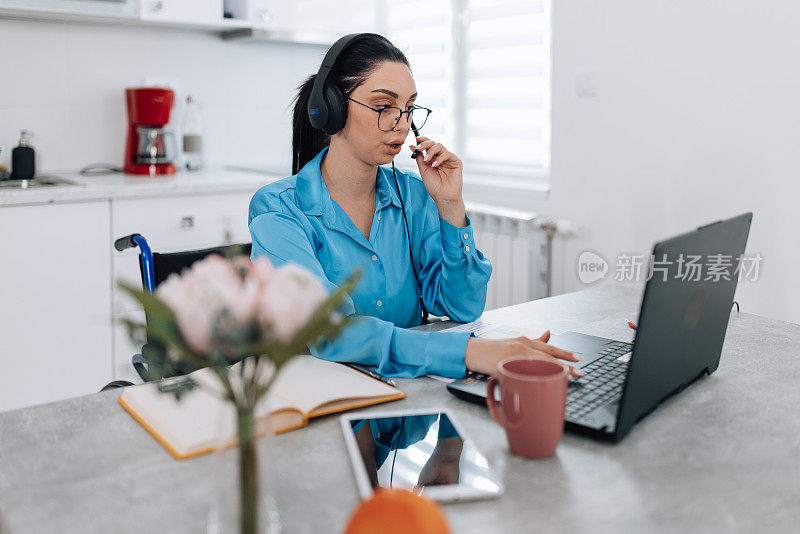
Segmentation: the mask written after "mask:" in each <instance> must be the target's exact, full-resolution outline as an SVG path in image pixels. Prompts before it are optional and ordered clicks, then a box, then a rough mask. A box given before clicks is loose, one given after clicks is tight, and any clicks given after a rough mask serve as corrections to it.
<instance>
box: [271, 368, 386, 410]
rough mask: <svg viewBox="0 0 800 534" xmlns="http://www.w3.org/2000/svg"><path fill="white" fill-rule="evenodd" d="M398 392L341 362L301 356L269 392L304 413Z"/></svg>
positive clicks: (281, 373) (277, 378)
mask: <svg viewBox="0 0 800 534" xmlns="http://www.w3.org/2000/svg"><path fill="white" fill-rule="evenodd" d="M399 392H400V391H399V390H398V389H396V388H393V387H392V386H390V385H388V384H384V383H383V382H380V381H379V380H375V379H373V378H370V377H369V376H367V375H365V374H364V373H360V372H358V371H356V370H354V369H350V368H349V367H346V366H344V365H342V364H340V363H335V362H329V361H326V360H322V359H320V358H317V357H315V356H312V355H310V354H302V355H300V356H296V357H295V358H293V359H292V360H290V361H289V362H288V363H287V364H286V365H285V366H284V367H283V369H281V371H280V373H279V374H278V376H277V377H276V378H275V382H274V383H273V384H272V387H271V388H270V393H272V394H274V395H277V396H279V397H282V398H284V399H287V400H289V401H290V402H291V403H292V404H293V405H294V406H296V407H297V408H298V409H300V410H301V411H302V412H303V413H304V414H308V413H310V412H312V411H314V409H315V408H317V407H319V406H321V405H323V404H326V403H328V402H331V401H335V400H342V399H359V398H377V397H385V396H386V397H388V396H393V395H397V394H398V393H399Z"/></svg>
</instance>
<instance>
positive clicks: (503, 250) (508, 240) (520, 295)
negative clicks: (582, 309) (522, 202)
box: [465, 202, 556, 310]
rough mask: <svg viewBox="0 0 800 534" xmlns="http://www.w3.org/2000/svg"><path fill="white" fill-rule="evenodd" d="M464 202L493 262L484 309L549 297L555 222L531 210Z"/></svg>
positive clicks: (481, 245)
mask: <svg viewBox="0 0 800 534" xmlns="http://www.w3.org/2000/svg"><path fill="white" fill-rule="evenodd" d="M465 204H466V207H467V214H468V215H469V218H470V221H471V222H472V226H473V228H474V229H475V244H476V245H477V246H478V250H480V251H481V252H482V253H483V255H484V256H486V257H487V258H489V260H490V261H491V262H492V277H491V278H490V279H489V285H488V288H487V294H486V308H485V310H492V309H494V308H501V307H503V306H511V305H512V304H519V303H521V302H527V301H530V300H534V299H538V298H542V297H547V296H550V294H551V269H552V238H553V235H554V234H555V231H556V225H555V223H553V222H551V221H547V220H543V219H541V218H539V217H537V216H536V214H535V213H533V212H529V211H520V210H514V209H508V208H501V207H498V206H490V205H487V204H476V203H473V202H465Z"/></svg>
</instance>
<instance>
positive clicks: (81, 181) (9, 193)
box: [0, 167, 284, 207]
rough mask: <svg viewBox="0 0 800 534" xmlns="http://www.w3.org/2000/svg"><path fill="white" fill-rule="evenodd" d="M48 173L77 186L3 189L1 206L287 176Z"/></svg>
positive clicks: (248, 184) (219, 171) (180, 191)
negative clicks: (153, 175)
mask: <svg viewBox="0 0 800 534" xmlns="http://www.w3.org/2000/svg"><path fill="white" fill-rule="evenodd" d="M46 174H52V175H54V176H58V177H61V178H66V179H68V180H70V181H73V182H77V183H76V185H67V184H64V185H56V186H49V187H37V188H29V189H0V207H5V206H20V205H35V204H50V203H55V202H86V201H94V200H110V199H121V198H145V197H163V196H170V195H191V194H207V193H217V192H238V191H252V192H255V191H256V190H257V189H258V188H259V187H261V186H262V185H266V184H268V183H272V182H275V181H277V180H280V179H281V178H284V176H279V175H277V174H269V173H257V172H248V171H244V170H233V169H228V168H223V167H211V168H207V169H203V170H201V171H195V172H179V173H177V174H174V175H172V176H158V177H152V178H151V177H149V176H135V175H131V174H107V175H100V176H81V175H80V174H78V173H77V172H52V173H46Z"/></svg>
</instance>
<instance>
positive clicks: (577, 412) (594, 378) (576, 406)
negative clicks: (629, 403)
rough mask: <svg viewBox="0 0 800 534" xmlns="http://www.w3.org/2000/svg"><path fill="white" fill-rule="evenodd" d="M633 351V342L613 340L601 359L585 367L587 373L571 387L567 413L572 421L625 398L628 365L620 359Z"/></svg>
mask: <svg viewBox="0 0 800 534" xmlns="http://www.w3.org/2000/svg"><path fill="white" fill-rule="evenodd" d="M632 350H633V345H632V344H630V343H622V342H619V341H613V342H611V343H609V344H608V345H607V348H606V349H605V350H603V351H602V352H600V354H601V355H602V356H601V357H600V358H598V359H596V360H595V361H593V362H592V363H590V364H589V365H587V366H586V367H582V368H581V370H583V371H585V372H586V374H585V375H584V376H582V377H580V378H573V379H572V380H571V381H570V384H569V391H568V392H567V413H566V416H567V418H568V419H580V418H581V417H583V416H584V415H586V414H588V413H590V412H592V411H593V410H595V409H596V408H599V407H600V406H603V405H604V404H608V403H609V402H612V401H614V400H616V399H618V398H619V397H620V396H621V395H622V386H623V385H624V383H625V374H626V373H627V371H628V362H627V361H626V360H624V359H623V360H619V359H618V358H620V356H624V355H625V354H628V353H630V352H631V351H632Z"/></svg>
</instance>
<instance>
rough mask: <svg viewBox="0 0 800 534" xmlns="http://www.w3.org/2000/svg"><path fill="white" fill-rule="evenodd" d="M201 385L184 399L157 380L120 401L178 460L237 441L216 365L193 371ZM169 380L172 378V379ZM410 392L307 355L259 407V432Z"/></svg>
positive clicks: (284, 370)
mask: <svg viewBox="0 0 800 534" xmlns="http://www.w3.org/2000/svg"><path fill="white" fill-rule="evenodd" d="M191 376H192V378H194V379H195V380H196V381H197V382H198V383H199V384H200V387H197V388H195V389H193V390H191V391H189V392H188V393H185V394H184V395H183V396H181V399H180V400H176V399H175V397H174V396H173V395H171V394H168V393H162V392H160V391H159V390H158V385H157V384H155V383H147V384H142V385H139V386H131V387H127V388H125V390H124V391H123V393H122V395H120V397H119V403H120V404H121V405H122V406H123V407H124V408H125V409H126V410H127V411H128V412H129V413H130V414H131V415H132V416H133V417H134V418H135V419H136V420H137V421H138V422H139V423H141V425H142V426H143V427H144V428H145V429H147V431H148V432H150V433H151V434H152V435H153V436H154V437H155V438H156V439H157V440H158V441H159V443H161V444H162V445H163V446H164V447H165V448H166V449H167V450H168V451H169V452H170V453H172V455H173V456H174V457H175V458H179V459H183V458H191V457H193V456H198V455H201V454H204V453H207V452H211V451H212V450H214V449H215V448H217V447H218V446H232V445H235V444H236V442H237V439H236V428H235V415H234V411H233V407H232V405H230V403H228V402H226V401H224V400H223V399H222V396H221V391H220V388H221V386H220V385H219V384H218V380H217V377H216V376H214V374H213V371H212V370H211V369H201V370H199V371H195V372H194V373H192V375H191ZM168 380H169V379H168ZM405 396H406V394H405V393H403V392H402V391H400V390H398V389H397V388H395V387H392V386H390V385H388V384H386V383H384V382H381V381H379V380H376V379H374V378H371V377H369V376H367V375H366V374H364V373H361V372H359V371H356V370H355V369H351V368H350V367H347V366H345V365H342V364H339V363H335V362H329V361H326V360H322V359H319V358H316V357H314V356H311V355H308V354H305V355H300V356H297V357H295V358H293V359H292V360H290V361H289V362H288V363H287V364H286V365H285V366H284V367H283V368H282V369H281V371H280V373H279V374H278V376H277V377H276V378H275V380H274V382H273V384H272V386H271V387H270V390H269V393H268V394H267V395H265V396H264V397H263V398H262V400H261V401H260V403H259V405H258V406H257V407H256V424H257V429H258V433H259V434H261V435H263V433H264V432H266V431H267V429H269V428H270V426H271V430H272V431H273V432H276V433H279V432H286V431H288V430H293V429H295V428H300V427H303V426H305V425H306V424H308V420H309V418H312V417H318V416H321V415H327V414H331V413H336V412H343V411H345V410H351V409H354V408H361V407H364V406H370V405H373V404H379V403H382V402H389V401H393V400H398V399H402V398H404V397H405Z"/></svg>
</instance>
